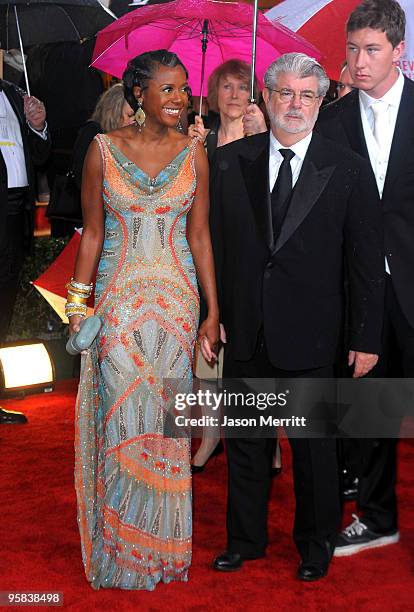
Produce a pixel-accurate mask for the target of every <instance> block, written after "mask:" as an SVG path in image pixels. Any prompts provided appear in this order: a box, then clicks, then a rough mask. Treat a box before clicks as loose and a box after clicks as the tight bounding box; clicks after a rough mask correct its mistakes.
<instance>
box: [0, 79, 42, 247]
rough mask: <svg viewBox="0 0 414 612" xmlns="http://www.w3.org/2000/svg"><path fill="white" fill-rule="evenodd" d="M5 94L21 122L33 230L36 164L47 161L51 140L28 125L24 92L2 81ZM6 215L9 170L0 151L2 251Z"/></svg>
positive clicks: (29, 209) (28, 215) (28, 214)
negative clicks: (36, 132) (45, 138)
mask: <svg viewBox="0 0 414 612" xmlns="http://www.w3.org/2000/svg"><path fill="white" fill-rule="evenodd" d="M0 83H1V86H2V88H3V91H4V93H5V94H6V97H7V99H8V101H9V102H10V104H11V106H12V108H13V110H14V112H15V113H16V116H17V118H18V120H19V124H20V130H21V133H22V141H23V148H24V156H25V162H26V170H27V178H28V181H29V191H30V197H29V200H28V204H27V206H28V210H27V217H28V221H29V226H30V228H32V215H33V205H34V202H35V196H36V194H35V187H36V180H35V170H34V166H35V165H36V164H39V165H40V164H42V163H44V162H45V161H46V159H47V157H48V155H49V151H50V139H49V138H48V139H47V140H43V139H42V138H40V136H38V135H37V134H35V132H33V131H32V130H31V129H30V128H29V126H28V125H27V122H26V119H25V116H24V110H23V96H24V92H23V91H22V90H21V89H20V88H19V87H17V86H16V85H14V84H13V83H8V82H7V81H0ZM6 213H7V168H6V164H5V161H4V159H3V156H2V154H1V151H0V249H1V248H3V246H4V244H5V238H6V234H5V232H6Z"/></svg>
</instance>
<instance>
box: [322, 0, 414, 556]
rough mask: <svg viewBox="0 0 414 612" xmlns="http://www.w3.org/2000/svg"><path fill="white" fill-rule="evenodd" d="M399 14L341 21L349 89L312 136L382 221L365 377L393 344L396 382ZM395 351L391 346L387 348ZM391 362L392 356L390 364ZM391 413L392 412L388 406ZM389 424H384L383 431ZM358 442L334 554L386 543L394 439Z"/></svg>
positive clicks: (410, 357) (406, 196)
mask: <svg viewBox="0 0 414 612" xmlns="http://www.w3.org/2000/svg"><path fill="white" fill-rule="evenodd" d="M404 36H405V14H404V11H403V9H402V8H401V6H400V5H399V3H398V2H395V0H366V1H365V2H363V3H362V4H360V5H359V6H358V7H357V8H356V9H355V10H354V11H353V12H352V13H351V15H350V17H349V20H348V23H347V62H348V67H349V71H350V73H351V76H352V80H353V82H354V85H355V87H357V88H358V89H357V90H354V91H353V92H351V93H350V94H349V95H347V96H345V98H344V99H342V100H339V101H337V102H335V103H333V104H332V105H329V106H328V107H327V108H326V110H325V109H324V110H323V112H322V113H321V115H320V118H319V121H318V130H319V131H320V132H321V133H322V134H323V135H324V136H327V137H329V138H332V139H333V140H335V141H336V142H340V143H343V144H344V145H347V146H349V147H351V148H352V149H353V150H354V151H355V152H357V153H359V154H360V155H362V156H363V157H365V158H366V159H367V160H368V161H369V162H370V166H371V174H372V176H373V177H375V180H376V183H377V188H378V192H379V195H380V197H381V204H382V206H381V209H382V212H383V218H384V251H385V260H384V267H385V270H386V281H385V285H386V286H385V309H384V329H383V339H382V348H381V357H380V360H379V362H378V364H377V365H376V367H375V368H374V370H373V371H372V376H377V377H386V376H389V375H391V370H390V367H391V366H393V365H394V364H393V363H392V362H391V361H390V351H391V347H395V346H397V348H398V352H399V357H400V358H401V365H402V369H403V373H404V376H406V377H409V378H412V377H413V376H414V282H413V279H414V242H413V236H414V206H413V203H414V132H413V125H414V83H413V82H412V81H410V80H409V79H407V78H404V76H403V75H402V73H401V71H400V70H399V68H397V67H396V64H397V63H398V60H399V59H400V57H401V56H402V54H403V52H404ZM394 350H395V348H394ZM392 361H395V356H394V357H393V360H392ZM390 408H391V409H392V407H390ZM391 425H392V421H391V420H390V426H391ZM399 425H400V422H399V420H398V419H396V420H395V421H394V431H391V430H390V436H394V437H393V439H366V440H360V441H359V447H360V460H359V462H358V463H359V466H360V473H359V487H358V497H357V506H358V510H359V514H360V518H358V519H356V520H355V522H353V523H352V524H351V525H350V526H349V527H348V528H346V529H345V530H344V531H343V532H342V534H341V535H340V536H339V538H338V542H337V548H336V550H335V555H336V556H343V555H351V554H354V553H357V552H359V551H361V550H364V549H367V548H373V547H378V546H385V545H387V544H393V543H395V542H397V541H398V539H399V532H398V520H397V501H396V495H395V481H396V441H397V440H396V438H397V436H398V429H399Z"/></svg>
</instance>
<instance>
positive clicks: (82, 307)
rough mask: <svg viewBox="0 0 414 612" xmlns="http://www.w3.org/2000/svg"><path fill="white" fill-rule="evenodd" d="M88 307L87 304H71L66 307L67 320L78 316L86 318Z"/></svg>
mask: <svg viewBox="0 0 414 612" xmlns="http://www.w3.org/2000/svg"><path fill="white" fill-rule="evenodd" d="M86 313H87V307H86V304H74V303H73V304H71V303H70V302H69V303H68V302H67V303H66V305H65V315H66V316H67V318H69V317H73V316H75V315H78V316H80V317H86Z"/></svg>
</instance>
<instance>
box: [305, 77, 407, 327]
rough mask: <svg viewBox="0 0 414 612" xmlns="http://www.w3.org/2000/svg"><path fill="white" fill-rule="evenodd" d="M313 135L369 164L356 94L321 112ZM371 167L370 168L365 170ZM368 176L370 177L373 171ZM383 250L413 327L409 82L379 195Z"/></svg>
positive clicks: (405, 84)
mask: <svg viewBox="0 0 414 612" xmlns="http://www.w3.org/2000/svg"><path fill="white" fill-rule="evenodd" d="M317 129H318V131H319V132H320V133H321V134H323V135H324V136H326V137H327V138H330V139H332V140H335V142H339V143H342V144H344V145H346V146H348V147H351V149H353V150H354V151H355V152H356V153H359V154H360V155H362V156H363V157H365V158H366V159H367V160H369V154H368V149H367V146H366V143H365V137H364V131H363V127H362V121H361V114H360V110H359V96H358V91H357V90H354V91H353V92H351V93H349V94H348V95H347V96H345V97H343V98H341V100H338V101H337V102H334V103H333V104H329V105H328V106H326V107H325V108H324V109H322V110H321V113H320V115H319V120H318V124H317ZM370 167H371V166H370ZM371 174H372V176H374V174H373V172H372V169H371ZM381 209H382V211H383V222H384V250H385V253H386V255H387V260H388V264H389V267H390V271H391V275H392V280H393V285H394V289H395V292H396V295H397V299H398V301H399V304H400V306H401V308H402V310H403V312H404V314H405V316H406V318H407V320H408V321H409V323H410V325H411V326H412V327H414V83H413V82H412V81H410V80H409V79H407V78H405V83H404V89H403V93H402V98H401V103H400V107H399V111H398V116H397V122H396V125H395V131H394V138H393V141H392V146H391V152H390V158H389V162H388V168H387V175H386V178H385V184H384V191H383V194H382V207H381Z"/></svg>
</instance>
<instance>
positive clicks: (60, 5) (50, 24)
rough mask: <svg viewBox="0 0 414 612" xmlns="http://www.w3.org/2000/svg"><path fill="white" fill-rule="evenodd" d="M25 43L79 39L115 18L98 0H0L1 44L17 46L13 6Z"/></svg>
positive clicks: (0, 46)
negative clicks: (15, 9)
mask: <svg viewBox="0 0 414 612" xmlns="http://www.w3.org/2000/svg"><path fill="white" fill-rule="evenodd" d="M15 6H16V8H17V15H18V20H19V24H20V31H21V36H22V39H23V44H24V45H25V46H30V45H36V44H42V43H54V42H70V41H80V40H82V39H83V38H89V37H91V36H94V35H95V34H96V32H98V31H99V30H101V29H102V28H104V27H105V26H107V25H108V24H110V23H112V22H113V21H114V18H115V17H114V16H113V15H112V13H111V11H109V10H108V9H107V8H105V7H104V6H103V5H102V4H101V3H100V2H99V1H98V0H0V48H2V49H6V50H7V49H13V48H18V47H19V36H18V32H17V25H16V18H15V12H14V7H15Z"/></svg>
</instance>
